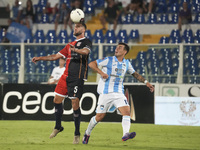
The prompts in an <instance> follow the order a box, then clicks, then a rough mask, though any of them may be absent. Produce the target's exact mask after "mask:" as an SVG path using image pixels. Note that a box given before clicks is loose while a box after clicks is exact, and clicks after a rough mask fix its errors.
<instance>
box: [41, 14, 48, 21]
mask: <svg viewBox="0 0 200 150" xmlns="http://www.w3.org/2000/svg"><path fill="white" fill-rule="evenodd" d="M40 23H50V22H49V15H48V14H42V15H41V20H40Z"/></svg>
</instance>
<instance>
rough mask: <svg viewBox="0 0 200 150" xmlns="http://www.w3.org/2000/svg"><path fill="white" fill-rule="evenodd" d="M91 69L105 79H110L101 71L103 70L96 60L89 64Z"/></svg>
mask: <svg viewBox="0 0 200 150" xmlns="http://www.w3.org/2000/svg"><path fill="white" fill-rule="evenodd" d="M89 67H90V68H91V69H92V70H94V71H96V72H97V73H99V74H100V75H101V77H102V78H103V79H107V78H108V75H107V74H106V73H104V72H103V71H101V70H100V69H99V68H98V66H97V61H96V60H95V61H92V62H90V63H89Z"/></svg>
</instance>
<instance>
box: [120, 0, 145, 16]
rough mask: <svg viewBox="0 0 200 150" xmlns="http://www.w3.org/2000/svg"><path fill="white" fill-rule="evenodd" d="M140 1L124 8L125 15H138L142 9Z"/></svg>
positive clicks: (136, 0)
mask: <svg viewBox="0 0 200 150" xmlns="http://www.w3.org/2000/svg"><path fill="white" fill-rule="evenodd" d="M140 8H141V7H140V1H138V0H134V1H133V0H132V2H131V3H130V4H129V5H127V7H125V8H124V13H125V14H132V15H137V14H138V10H139V9H140Z"/></svg>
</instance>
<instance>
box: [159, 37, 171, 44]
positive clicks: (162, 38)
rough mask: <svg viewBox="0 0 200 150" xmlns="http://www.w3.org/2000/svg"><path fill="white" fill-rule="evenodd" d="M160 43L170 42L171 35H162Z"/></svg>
mask: <svg viewBox="0 0 200 150" xmlns="http://www.w3.org/2000/svg"><path fill="white" fill-rule="evenodd" d="M159 43H161V44H167V43H169V37H166V36H162V37H161V38H160V41H159Z"/></svg>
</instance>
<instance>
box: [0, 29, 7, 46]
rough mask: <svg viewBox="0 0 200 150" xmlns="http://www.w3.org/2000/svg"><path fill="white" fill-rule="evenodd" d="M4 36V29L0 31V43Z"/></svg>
mask: <svg viewBox="0 0 200 150" xmlns="http://www.w3.org/2000/svg"><path fill="white" fill-rule="evenodd" d="M5 35H6V32H5V29H1V30H0V43H1V41H2V40H3V38H4V37H5Z"/></svg>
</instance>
